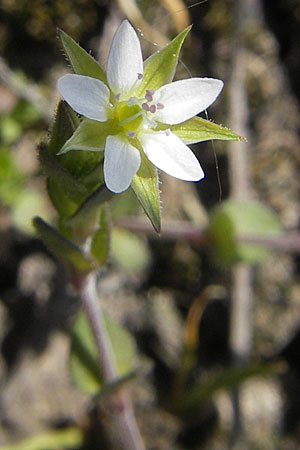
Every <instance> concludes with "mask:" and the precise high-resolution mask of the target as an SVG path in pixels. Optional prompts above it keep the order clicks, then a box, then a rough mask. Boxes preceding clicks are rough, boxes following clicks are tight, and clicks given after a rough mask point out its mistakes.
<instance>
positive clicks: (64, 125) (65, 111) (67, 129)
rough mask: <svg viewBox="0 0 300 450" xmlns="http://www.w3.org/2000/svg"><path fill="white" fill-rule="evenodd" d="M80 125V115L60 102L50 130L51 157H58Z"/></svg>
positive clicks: (49, 149) (49, 146) (49, 148)
mask: <svg viewBox="0 0 300 450" xmlns="http://www.w3.org/2000/svg"><path fill="white" fill-rule="evenodd" d="M79 124H80V120H79V117H78V115H77V114H76V113H75V112H74V111H73V110H72V109H71V108H70V107H69V106H68V105H67V104H66V103H65V102H63V101H60V102H59V104H58V107H57V110H56V113H55V117H54V121H53V124H52V126H51V128H50V140H49V143H48V151H49V153H50V155H51V156H53V157H55V156H56V154H57V153H58V151H59V150H60V149H61V148H62V146H63V145H64V143H65V142H66V141H67V140H68V139H69V138H70V137H71V136H72V134H73V133H74V131H75V130H76V128H77V127H78V126H79Z"/></svg>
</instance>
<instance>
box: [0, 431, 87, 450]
mask: <svg viewBox="0 0 300 450" xmlns="http://www.w3.org/2000/svg"><path fill="white" fill-rule="evenodd" d="M83 440H84V439H83V433H82V431H81V430H79V429H78V428H67V429H62V430H55V431H48V432H46V433H42V434H38V435H36V436H31V437H28V438H26V439H23V440H22V441H20V442H17V443H13V444H8V445H1V446H0V450H46V449H51V450H55V449H57V450H62V449H74V450H75V449H77V448H78V449H79V448H81V446H82V445H83Z"/></svg>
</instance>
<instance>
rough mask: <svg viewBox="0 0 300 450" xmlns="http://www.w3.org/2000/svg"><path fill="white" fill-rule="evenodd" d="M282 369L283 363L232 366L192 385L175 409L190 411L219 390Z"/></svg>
mask: <svg viewBox="0 0 300 450" xmlns="http://www.w3.org/2000/svg"><path fill="white" fill-rule="evenodd" d="M281 371H282V365H281V364H278V363H275V364H274V363H268V364H267V363H250V364H248V365H245V366H241V367H230V368H228V369H226V370H224V371H223V372H222V373H221V374H217V375H214V376H212V375H210V377H209V379H207V380H205V381H202V382H198V383H197V384H196V385H195V386H193V387H190V389H189V390H186V391H185V392H184V394H183V395H182V397H180V398H178V403H177V404H176V405H175V408H174V409H175V411H176V412H177V413H179V414H180V413H181V414H182V413H184V412H188V411H190V410H191V409H192V408H195V407H199V405H200V404H201V403H202V402H205V401H207V400H209V399H210V398H211V397H212V396H213V395H214V394H215V393H216V392H217V391H218V390H221V389H226V390H228V389H233V388H234V387H237V386H239V385H241V384H242V383H243V382H244V381H246V380H248V378H251V377H257V376H272V375H275V374H278V373H280V372H281Z"/></svg>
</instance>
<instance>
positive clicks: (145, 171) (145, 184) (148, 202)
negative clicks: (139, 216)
mask: <svg viewBox="0 0 300 450" xmlns="http://www.w3.org/2000/svg"><path fill="white" fill-rule="evenodd" d="M131 187H132V189H133V190H134V192H135V195H136V196H137V199H138V201H139V202H140V204H141V205H142V207H143V208H144V211H145V213H146V214H147V216H148V217H149V219H150V220H151V223H152V225H153V227H154V229H155V230H156V231H157V232H158V233H159V232H160V197H159V189H158V175H157V170H156V168H155V167H154V166H153V164H152V163H151V162H150V161H149V159H148V158H147V157H146V155H145V154H144V152H143V151H141V166H140V168H139V170H138V172H137V173H136V174H135V175H134V177H133V179H132V182H131Z"/></svg>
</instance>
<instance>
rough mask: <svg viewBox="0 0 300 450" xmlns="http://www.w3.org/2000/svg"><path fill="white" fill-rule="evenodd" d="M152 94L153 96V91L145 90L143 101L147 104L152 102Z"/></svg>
mask: <svg viewBox="0 0 300 450" xmlns="http://www.w3.org/2000/svg"><path fill="white" fill-rule="evenodd" d="M153 94H154V91H152V90H149V89H147V90H146V95H145V99H146V100H147V101H148V102H152V101H153Z"/></svg>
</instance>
